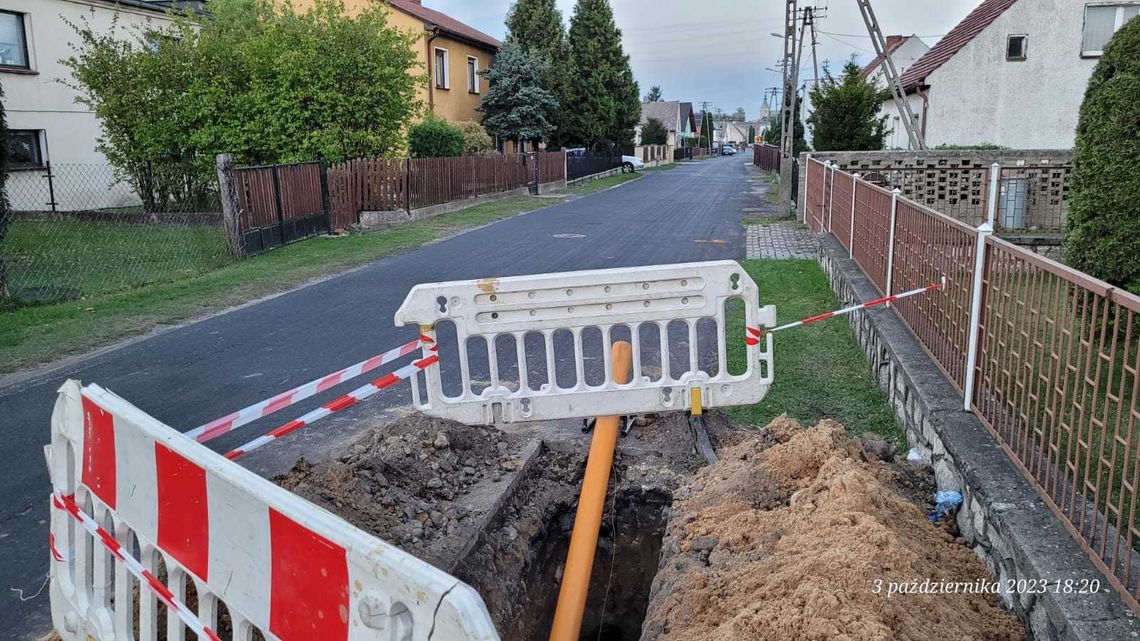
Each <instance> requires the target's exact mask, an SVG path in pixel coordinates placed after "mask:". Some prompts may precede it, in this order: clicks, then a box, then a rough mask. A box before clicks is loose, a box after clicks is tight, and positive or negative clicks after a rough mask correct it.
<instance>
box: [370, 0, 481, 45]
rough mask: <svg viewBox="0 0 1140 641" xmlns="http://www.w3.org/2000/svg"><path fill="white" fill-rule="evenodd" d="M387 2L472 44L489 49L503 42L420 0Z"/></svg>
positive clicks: (389, 0)
mask: <svg viewBox="0 0 1140 641" xmlns="http://www.w3.org/2000/svg"><path fill="white" fill-rule="evenodd" d="M388 4H390V5H392V6H393V7H395V8H397V9H399V10H400V11H403V12H404V13H406V14H408V15H411V16H414V17H416V18H419V19H420V20H423V21H424V22H425V23H431V24H434V25H436V26H438V27H439V30H440V31H442V32H444V33H446V34H447V35H450V36H456V37H458V38H461V39H463V40H467V41H470V42H472V43H474V44H480V45H484V46H486V47H489V48H491V49H498V48H499V47H501V46H503V43H502V42H500V41H498V40H496V39H495V38H492V37H491V36H489V35H487V34H485V33H483V32H482V31H479V30H478V29H476V28H474V27H470V26H468V25H465V24H463V23H462V22H460V21H458V20H456V19H455V18H452V17H451V16H449V15H447V14H446V13H441V12H439V11H436V10H435V9H428V8H427V7H425V6H423V5H422V4H420V0H388Z"/></svg>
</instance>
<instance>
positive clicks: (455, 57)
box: [293, 0, 502, 122]
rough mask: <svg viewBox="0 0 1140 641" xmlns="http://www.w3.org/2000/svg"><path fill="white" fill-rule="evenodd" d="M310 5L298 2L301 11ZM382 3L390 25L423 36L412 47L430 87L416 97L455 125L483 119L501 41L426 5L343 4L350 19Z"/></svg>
mask: <svg viewBox="0 0 1140 641" xmlns="http://www.w3.org/2000/svg"><path fill="white" fill-rule="evenodd" d="M311 4H312V2H311V0H309V1H305V0H300V1H298V0H294V1H293V6H294V7H297V8H299V9H305V8H307V7H306V5H311ZM377 4H379V5H381V6H384V7H386V8H387V9H388V16H389V22H390V24H391V25H392V26H394V27H396V28H398V29H401V30H403V31H407V32H411V33H413V34H418V35H419V38H418V39H417V40H416V42H415V44H413V47H415V48H416V55H417V58H418V59H419V61H420V63H421V64H422V65H423V68H422V69H417V70H416V73H424V71H426V72H427V76H428V79H427V82H426V83H424V84H422V85H421V86H420V88H419V90H418V92H417V97H418V98H419V99H420V100H421V101H423V104H424V105H426V106H427V107H428V109H429V110H430V111H431V112H432V113H434V114H435V115H437V116H439V117H440V118H443V119H445V120H448V121H451V122H462V121H465V120H470V121H474V122H480V121H481V120H482V119H483V115H482V113H481V112H480V111H479V101H480V100H481V99H482V97H483V93H485V92H486V91H487V79H486V78H484V77H482V76H481V75H479V72H480V71H482V70H484V69H489V68H490V67H491V63H492V62H494V60H495V54H496V53H497V52H498V50H499V47H500V46H501V45H502V43H501V42H499V41H498V40H496V39H495V38H492V37H491V36H489V35H487V34H485V33H483V32H482V31H479V30H478V29H475V28H474V27H471V26H468V25H466V24H464V23H462V22H460V21H458V20H456V19H455V18H452V17H451V16H449V15H447V14H444V13H441V12H439V11H436V10H434V9H429V8H428V7H425V6H423V4H422V3H421V0H344V5H345V11H346V12H347V13H348V14H350V15H351V14H354V13H358V12H360V11H363V10H365V9H367V8H369V7H373V6H376V5H377Z"/></svg>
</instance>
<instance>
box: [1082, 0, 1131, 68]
mask: <svg viewBox="0 0 1140 641" xmlns="http://www.w3.org/2000/svg"><path fill="white" fill-rule="evenodd" d="M1137 13H1140V4H1135V3H1133V4H1088V5H1085V27H1084V32H1083V34H1082V35H1081V55H1082V56H1099V55H1101V54H1102V53H1104V46H1105V45H1106V44H1108V41H1109V40H1111V39H1112V36H1113V34H1115V33H1116V30H1117V29H1119V28H1121V27H1122V26H1124V23H1126V22H1128V21H1129V20H1131V19H1133V18H1135V17H1136V14H1137Z"/></svg>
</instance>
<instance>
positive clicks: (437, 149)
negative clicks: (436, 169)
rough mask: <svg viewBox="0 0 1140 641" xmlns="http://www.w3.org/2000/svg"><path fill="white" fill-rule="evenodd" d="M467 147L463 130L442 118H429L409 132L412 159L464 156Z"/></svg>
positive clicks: (409, 147) (413, 126)
mask: <svg viewBox="0 0 1140 641" xmlns="http://www.w3.org/2000/svg"><path fill="white" fill-rule="evenodd" d="M465 146H466V143H465V141H464V139H463V130H462V129H460V128H459V127H456V126H455V125H453V124H451V123H449V122H447V121H446V120H443V119H441V118H435V117H431V118H427V119H426V120H424V121H423V122H419V123H416V124H414V125H412V128H411V130H410V131H408V152H409V153H410V154H411V155H412V158H443V157H445V156H462V155H463V150H464V148H465Z"/></svg>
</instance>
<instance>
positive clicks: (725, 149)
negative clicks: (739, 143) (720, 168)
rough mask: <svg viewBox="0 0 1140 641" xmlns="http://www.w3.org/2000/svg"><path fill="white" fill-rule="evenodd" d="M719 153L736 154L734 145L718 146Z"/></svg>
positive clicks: (723, 154)
mask: <svg viewBox="0 0 1140 641" xmlns="http://www.w3.org/2000/svg"><path fill="white" fill-rule="evenodd" d="M720 155H722V156H735V155H736V147H733V146H732V145H725V146H723V147H721V148H720Z"/></svg>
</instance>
